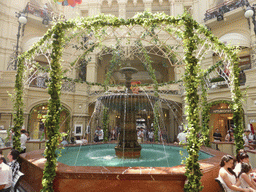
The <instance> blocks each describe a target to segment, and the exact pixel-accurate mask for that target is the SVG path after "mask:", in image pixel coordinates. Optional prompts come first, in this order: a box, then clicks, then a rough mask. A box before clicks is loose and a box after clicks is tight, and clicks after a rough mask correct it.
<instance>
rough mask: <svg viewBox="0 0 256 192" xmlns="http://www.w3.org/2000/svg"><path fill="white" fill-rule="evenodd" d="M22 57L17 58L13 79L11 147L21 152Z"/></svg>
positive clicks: (22, 117) (22, 120)
mask: <svg viewBox="0 0 256 192" xmlns="http://www.w3.org/2000/svg"><path fill="white" fill-rule="evenodd" d="M24 60H25V59H24V57H23V56H22V57H19V58H18V66H17V67H18V68H17V74H16V79H15V104H14V111H15V112H14V119H13V121H14V127H13V131H14V137H13V148H14V149H17V150H18V151H20V152H21V150H22V149H21V147H20V145H21V144H20V136H21V135H20V130H21V127H22V125H23V122H24V116H23V113H24V111H23V106H24V102H23V88H24V87H23V77H24V69H25V67H24Z"/></svg>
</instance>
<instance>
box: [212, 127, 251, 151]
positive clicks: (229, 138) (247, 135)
mask: <svg viewBox="0 0 256 192" xmlns="http://www.w3.org/2000/svg"><path fill="white" fill-rule="evenodd" d="M213 138H214V142H218V141H223V139H222V135H221V133H220V131H219V129H218V128H216V129H215V132H214V133H213ZM243 140H244V147H245V149H254V148H253V147H252V146H250V143H253V144H256V135H255V134H254V133H252V131H251V130H249V129H245V130H244V133H243ZM224 141H226V142H233V141H235V137H234V128H233V127H230V129H229V130H228V131H227V134H226V136H225V138H224Z"/></svg>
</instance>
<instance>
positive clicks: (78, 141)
mask: <svg viewBox="0 0 256 192" xmlns="http://www.w3.org/2000/svg"><path fill="white" fill-rule="evenodd" d="M75 143H76V144H83V142H82V140H80V136H76V140H75Z"/></svg>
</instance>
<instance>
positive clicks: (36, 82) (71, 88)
mask: <svg viewBox="0 0 256 192" xmlns="http://www.w3.org/2000/svg"><path fill="white" fill-rule="evenodd" d="M48 81H49V78H48V77H47V76H36V77H33V78H32V80H31V82H30V84H29V87H36V88H43V89H46V88H47V82H48ZM75 88H76V86H75V83H74V82H69V81H65V80H63V81H62V85H61V91H65V92H75Z"/></svg>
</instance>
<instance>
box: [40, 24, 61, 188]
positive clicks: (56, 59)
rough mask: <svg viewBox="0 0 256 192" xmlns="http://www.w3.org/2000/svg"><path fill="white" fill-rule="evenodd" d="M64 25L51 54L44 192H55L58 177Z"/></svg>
mask: <svg viewBox="0 0 256 192" xmlns="http://www.w3.org/2000/svg"><path fill="white" fill-rule="evenodd" d="M63 27H64V26H63V23H57V24H56V26H55V29H54V34H53V43H52V46H53V49H52V54H51V58H52V61H51V67H52V70H51V71H50V78H51V81H50V84H49V87H48V93H49V95H50V96H51V99H50V100H49V104H48V113H47V119H46V121H45V126H46V129H47V137H48V139H49V140H48V141H47V142H46V149H45V151H44V155H45V158H46V159H47V161H46V163H45V169H44V175H43V180H42V185H43V189H42V191H45V192H46V191H47V192H50V191H53V180H54V177H55V175H56V172H55V168H56V163H57V159H56V158H57V153H56V149H57V146H58V145H59V140H60V138H61V135H60V133H59V123H60V122H59V121H60V107H61V103H60V92H61V79H62V73H61V64H60V59H61V56H62V49H63V46H62V45H63V43H64V41H63V37H64V31H63Z"/></svg>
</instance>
